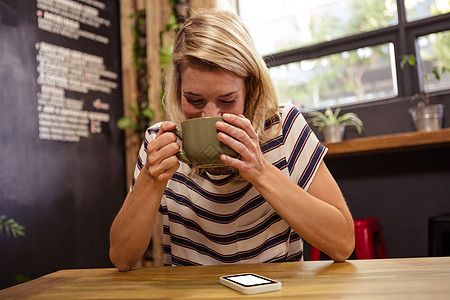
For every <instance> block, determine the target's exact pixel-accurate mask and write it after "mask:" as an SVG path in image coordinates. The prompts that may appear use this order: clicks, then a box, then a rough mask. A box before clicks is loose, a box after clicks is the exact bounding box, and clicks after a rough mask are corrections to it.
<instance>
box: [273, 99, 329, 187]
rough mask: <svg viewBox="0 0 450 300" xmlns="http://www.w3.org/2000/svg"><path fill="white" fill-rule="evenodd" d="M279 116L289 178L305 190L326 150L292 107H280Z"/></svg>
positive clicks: (290, 105)
mask: <svg viewBox="0 0 450 300" xmlns="http://www.w3.org/2000/svg"><path fill="white" fill-rule="evenodd" d="M280 114H281V121H282V131H283V140H284V149H285V155H286V160H287V166H288V171H289V176H290V178H291V180H292V181H294V182H296V183H297V185H299V186H300V187H301V188H303V189H305V190H307V189H308V188H309V186H310V184H311V182H312V180H313V178H314V176H315V175H316V172H317V169H318V167H319V165H320V163H321V162H322V161H323V158H324V157H325V154H326V152H327V150H328V149H327V148H326V147H325V146H323V145H322V144H321V143H320V142H319V139H318V138H317V136H316V135H315V134H314V132H313V131H312V130H311V128H310V127H309V125H308V123H307V122H306V120H305V118H304V117H303V115H302V114H301V112H300V111H299V110H298V109H297V108H296V107H295V106H294V105H292V104H285V105H281V106H280Z"/></svg>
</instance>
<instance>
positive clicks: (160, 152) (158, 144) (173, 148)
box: [146, 122, 180, 180]
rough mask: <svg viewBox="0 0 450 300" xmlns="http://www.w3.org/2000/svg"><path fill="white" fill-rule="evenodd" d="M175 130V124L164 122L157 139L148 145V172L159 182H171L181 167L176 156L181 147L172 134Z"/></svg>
mask: <svg viewBox="0 0 450 300" xmlns="http://www.w3.org/2000/svg"><path fill="white" fill-rule="evenodd" d="M175 128H176V125H175V124H174V123H171V122H163V123H162V124H161V127H160V130H159V132H158V134H157V135H156V138H155V139H154V140H152V141H150V142H149V143H148V145H147V161H146V170H147V172H148V173H149V174H150V176H152V177H156V178H157V179H158V180H169V179H170V178H171V177H172V175H173V174H174V173H175V171H176V170H177V169H178V167H179V162H178V158H177V157H176V156H175V154H176V153H177V152H178V151H179V149H180V146H179V145H178V144H177V138H176V137H175V134H173V133H171V132H170V131H171V130H173V129H175Z"/></svg>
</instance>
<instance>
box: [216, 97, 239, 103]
mask: <svg viewBox="0 0 450 300" xmlns="http://www.w3.org/2000/svg"><path fill="white" fill-rule="evenodd" d="M219 101H220V102H222V103H224V104H232V103H234V102H236V98H233V99H230V100H219Z"/></svg>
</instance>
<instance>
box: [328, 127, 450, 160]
mask: <svg viewBox="0 0 450 300" xmlns="http://www.w3.org/2000/svg"><path fill="white" fill-rule="evenodd" d="M324 145H325V146H326V147H327V148H328V153H327V155H326V158H339V157H346V156H355V155H364V154H374V153H386V152H393V151H404V150H412V149H424V148H432V147H445V146H450V128H444V129H442V130H437V131H432V132H419V131H415V132H406V133H397V134H389V135H382V136H373V137H366V138H357V139H352V140H346V141H343V142H341V143H333V144H329V143H324Z"/></svg>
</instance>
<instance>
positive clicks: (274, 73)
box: [269, 43, 397, 108]
mask: <svg viewBox="0 0 450 300" xmlns="http://www.w3.org/2000/svg"><path fill="white" fill-rule="evenodd" d="M394 64H395V54H394V49H393V45H392V44H391V43H388V44H382V45H378V46H375V47H365V48H360V49H357V50H353V51H346V52H342V53H338V54H333V55H327V56H323V57H320V58H318V59H313V60H303V61H301V62H295V63H290V64H286V65H281V66H278V67H273V68H270V69H269V71H270V74H271V77H272V79H273V81H274V84H275V87H276V89H277V94H278V96H279V101H280V103H286V102H288V103H293V104H295V105H296V106H298V107H300V108H324V107H328V106H335V105H343V104H350V103H357V102H360V101H369V100H378V99H383V98H389V97H393V96H396V95H397V85H396V73H395V65H394Z"/></svg>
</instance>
